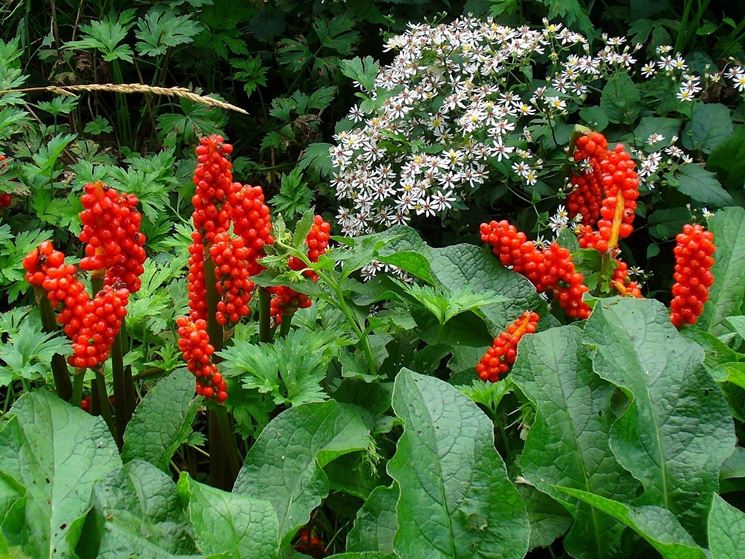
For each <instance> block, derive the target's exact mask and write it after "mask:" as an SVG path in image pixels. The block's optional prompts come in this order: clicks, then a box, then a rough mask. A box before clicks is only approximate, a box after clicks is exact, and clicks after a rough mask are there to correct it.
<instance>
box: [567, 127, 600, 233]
mask: <svg viewBox="0 0 745 559" xmlns="http://www.w3.org/2000/svg"><path fill="white" fill-rule="evenodd" d="M575 147H576V149H575V152H574V156H573V157H574V161H575V162H577V163H579V164H580V165H582V166H583V167H584V172H580V173H579V174H572V175H570V176H569V182H570V183H571V184H572V186H573V189H572V191H571V192H570V193H569V195H568V196H567V209H568V210H569V216H570V217H571V218H574V217H575V216H577V215H582V224H583V225H590V226H592V225H595V223H597V220H598V218H599V217H600V206H601V203H602V201H603V187H602V184H601V182H600V175H601V170H600V163H601V161H602V160H603V159H604V158H605V157H606V154H607V148H608V142H607V140H606V139H605V136H603V135H602V134H600V133H599V132H590V133H588V134H585V135H583V136H580V137H579V138H577V141H576V142H575Z"/></svg>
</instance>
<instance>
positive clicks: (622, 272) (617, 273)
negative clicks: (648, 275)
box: [611, 259, 642, 299]
mask: <svg viewBox="0 0 745 559" xmlns="http://www.w3.org/2000/svg"><path fill="white" fill-rule="evenodd" d="M611 285H613V287H614V288H615V289H616V291H618V293H619V294H621V295H623V296H624V297H636V298H637V299H640V298H641V296H642V292H641V289H640V288H639V284H638V283H637V282H635V281H631V280H630V279H629V266H628V264H626V262H623V261H622V260H619V259H616V268H615V269H614V270H613V276H612V277H611Z"/></svg>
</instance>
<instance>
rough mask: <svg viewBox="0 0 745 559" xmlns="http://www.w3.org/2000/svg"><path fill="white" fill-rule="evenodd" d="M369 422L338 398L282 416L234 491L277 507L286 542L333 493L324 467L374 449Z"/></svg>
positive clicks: (250, 458)
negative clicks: (337, 459) (337, 399)
mask: <svg viewBox="0 0 745 559" xmlns="http://www.w3.org/2000/svg"><path fill="white" fill-rule="evenodd" d="M368 421H369V419H368V416H367V413H366V412H365V411H364V410H362V409H361V408H358V407H357V406H352V405H348V404H339V403H338V402H335V401H333V400H332V401H329V402H323V403H313V404H304V405H301V406H296V407H293V408H290V409H289V410H287V411H284V412H282V413H281V414H280V415H278V416H277V417H275V418H274V419H273V420H272V422H271V423H270V424H269V425H267V426H266V427H265V428H264V430H263V431H262V432H261V435H260V436H259V438H258V439H257V440H256V443H254V445H253V447H251V450H250V451H249V453H248V455H247V456H246V461H245V463H244V465H243V468H241V471H240V473H239V474H238V479H237V480H236V481H235V487H234V489H233V491H234V492H235V493H241V494H244V495H248V496H251V497H254V498H256V499H262V500H266V501H269V502H270V503H272V505H273V506H274V509H275V510H276V512H277V517H278V518H279V540H280V541H281V542H284V543H286V542H287V541H289V540H290V538H292V536H293V535H294V534H295V532H296V531H297V530H298V528H300V527H301V526H303V525H304V524H306V523H307V522H308V519H309V517H310V513H311V511H312V510H313V509H314V508H316V507H317V506H318V505H319V504H320V503H321V500H322V499H323V498H324V497H326V496H327V495H328V493H329V480H328V478H327V477H326V474H325V473H324V472H323V469H322V468H323V466H325V465H326V464H328V463H329V462H331V461H332V460H334V459H336V458H338V457H339V456H342V455H344V454H348V453H350V452H356V451H359V450H364V449H366V448H367V447H368V445H369V443H370V429H369V426H368Z"/></svg>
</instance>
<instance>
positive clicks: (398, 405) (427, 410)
mask: <svg viewBox="0 0 745 559" xmlns="http://www.w3.org/2000/svg"><path fill="white" fill-rule="evenodd" d="M393 409H394V411H395V413H396V415H397V416H398V417H399V418H400V419H401V420H402V421H403V423H404V433H403V435H402V436H401V438H400V439H399V441H398V445H397V448H396V454H395V455H394V456H393V458H392V459H391V460H390V462H388V474H389V475H390V476H391V477H392V478H394V479H395V480H396V481H397V482H398V485H399V488H400V491H401V496H400V498H399V500H398V504H397V509H396V510H397V514H398V522H399V528H398V532H397V533H396V536H395V538H394V548H395V550H396V552H397V553H398V555H400V556H401V557H427V558H432V559H435V558H437V557H502V558H511V557H515V558H520V557H523V556H524V555H525V553H526V551H527V549H528V540H529V538H530V527H529V525H528V518H527V513H526V511H525V505H524V504H523V502H522V499H521V498H520V495H519V494H518V492H517V489H515V487H514V486H513V485H512V483H511V482H510V480H509V478H508V477H507V471H506V469H505V466H504V462H502V458H501V457H500V456H499V454H498V453H497V451H496V449H495V448H494V431H493V428H492V423H491V421H489V419H488V417H487V416H486V415H485V414H484V413H483V412H482V411H481V410H480V409H479V408H478V407H477V406H476V405H475V404H474V403H473V402H471V401H470V400H468V398H466V397H465V396H463V395H462V394H461V393H460V392H458V390H457V389H456V388H454V387H452V386H450V385H449V384H448V383H446V382H443V381H441V380H438V379H436V378H433V377H426V376H422V375H418V374H416V373H414V372H412V371H409V370H407V369H402V370H401V372H400V373H399V374H398V376H396V381H395V385H394V388H393Z"/></svg>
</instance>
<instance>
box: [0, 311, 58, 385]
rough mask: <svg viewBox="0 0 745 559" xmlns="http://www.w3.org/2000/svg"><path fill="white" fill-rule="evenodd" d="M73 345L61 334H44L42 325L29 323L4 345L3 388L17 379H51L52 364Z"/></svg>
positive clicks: (1, 351) (1, 355) (0, 370)
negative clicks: (54, 358) (57, 355)
mask: <svg viewBox="0 0 745 559" xmlns="http://www.w3.org/2000/svg"><path fill="white" fill-rule="evenodd" d="M69 351H70V343H69V341H68V340H67V338H65V337H64V336H62V335H60V334H59V333H58V332H51V333H49V332H42V331H41V327H40V325H38V324H34V323H33V322H32V321H31V320H25V321H24V322H23V323H22V324H21V326H20V328H19V329H18V332H17V333H14V334H11V335H10V336H9V337H8V339H6V340H5V341H4V342H3V343H2V344H1V345H0V362H3V364H2V365H0V386H5V385H7V384H9V383H10V382H11V381H13V380H17V379H27V380H37V379H39V378H41V379H43V380H49V378H50V370H49V363H50V362H51V361H52V357H53V356H54V355H56V354H60V355H65V354H67V353H68V352H69Z"/></svg>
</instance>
